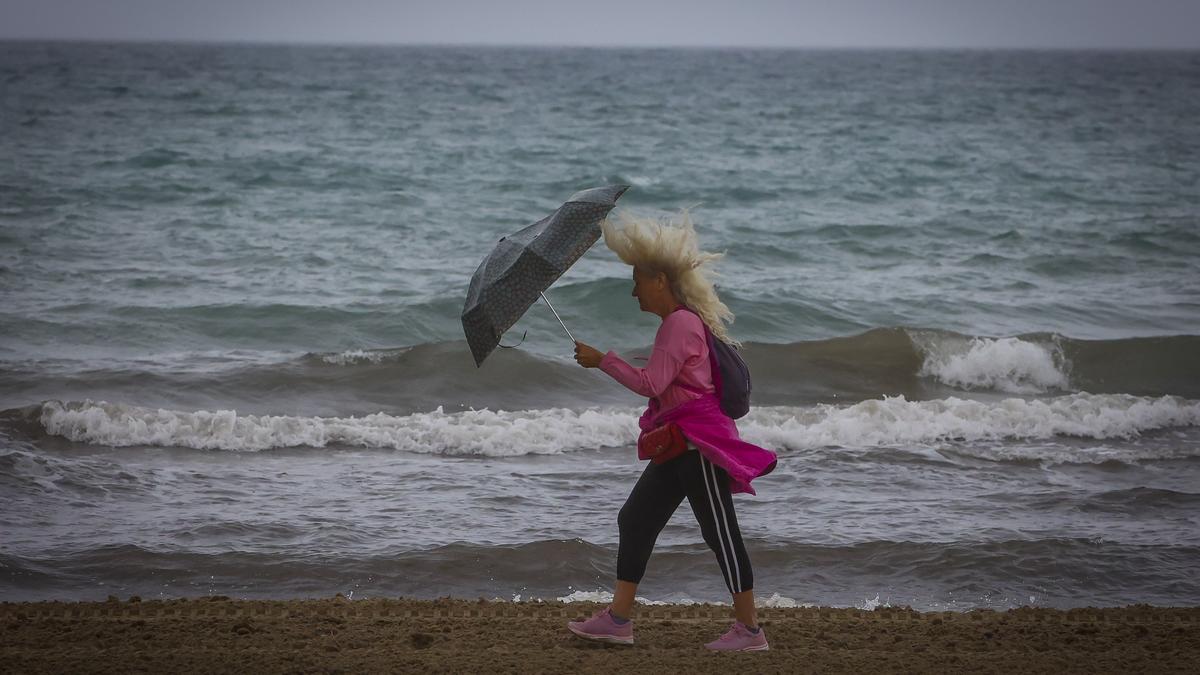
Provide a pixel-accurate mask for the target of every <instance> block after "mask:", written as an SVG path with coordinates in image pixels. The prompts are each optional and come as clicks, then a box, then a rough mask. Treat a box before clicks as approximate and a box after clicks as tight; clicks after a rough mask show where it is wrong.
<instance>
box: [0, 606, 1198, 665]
mask: <svg viewBox="0 0 1200 675" xmlns="http://www.w3.org/2000/svg"><path fill="white" fill-rule="evenodd" d="M598 607H599V606H598V605H595V604H592V603H571V604H562V603H557V602H549V603H505V602H485V601H482V600H481V601H475V602H473V601H467V600H450V599H443V600H433V601H426V600H375V599H372V600H355V601H350V600H346V599H344V598H340V597H339V598H334V599H326V600H287V601H263V600H229V599H226V598H203V599H189V600H168V601H151V602H141V601H137V600H136V599H132V600H124V601H118V600H117V599H116V598H111V599H110V601H109V602H91V603H89V602H72V603H64V602H44V603H3V604H0V672H21V673H62V672H73V673H109V672H111V673H117V672H121V673H125V672H171V673H189V672H254V673H276V672H313V673H334V672H344V673H361V672H456V673H457V672H512V673H516V672H564V671H569V672H595V673H620V672H630V671H635V670H636V671H640V672H653V671H659V672H689V673H705V672H712V673H715V672H724V673H728V672H759V673H771V672H777V673H785V672H786V673H794V672H820V673H843V672H845V673H851V672H854V673H861V672H868V671H870V672H884V673H927V672H996V673H1000V672H1003V673H1012V672H1043V673H1128V672H1141V673H1158V672H1167V673H1169V672H1178V673H1195V672H1198V671H1200V608H1190V607H1189V608H1161V607H1149V606H1144V605H1138V606H1131V607H1124V608H1105V609H1091V608H1088V609H1073V610H1053V609H1033V608H1021V609H1015V610H1009V611H1006V612H994V611H986V610H985V611H972V612H967V613H958V612H937V613H920V612H914V611H912V610H909V609H907V608H902V609H898V608H880V609H877V610H874V611H865V610H855V609H829V608H805V609H763V610H760V622H761V623H762V625H763V626H764V627H765V629H766V631H767V636H768V639H769V640H770V644H771V650H770V651H768V652H760V653H745V654H713V653H709V652H708V651H706V650H705V649H704V648H703V647H702V644H703V643H704V642H707V641H708V640H711V639H713V638H715V637H716V636H717V635H719V634H720V633H721V632H722V631H723V630H724V629H725V628H726V627H727V626H728V624H729V622H730V619H729V608H728V607H720V606H711V605H693V606H679V605H666V606H649V607H641V608H639V609H638V613H637V615H636V616H635V620H636V623H635V626H636V629H635V637H636V639H637V644H635V645H633V646H631V647H620V646H608V645H599V644H595V643H591V642H587V641H584V640H581V639H579V638H577V637H574V636H573V635H571V634H570V633H568V632H567V630H566V628H565V627H564V623H565V622H566V621H567V620H569V619H573V618H581V617H584V616H586V615H589V614H590V613H591V612H592V611H594V610H595V609H597V608H598Z"/></svg>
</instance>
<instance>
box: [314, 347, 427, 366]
mask: <svg viewBox="0 0 1200 675" xmlns="http://www.w3.org/2000/svg"><path fill="white" fill-rule="evenodd" d="M408 351H409V350H408V349H399V350H398V349H388V350H372V351H366V350H363V349H350V350H347V351H344V352H341V353H338V354H325V355H324V356H322V357H321V360H322V361H324V362H325V363H331V364H333V365H335V366H349V365H355V364H359V363H382V362H383V361H386V360H390V359H396V358H398V357H400V356H401V355H403V354H405V353H407V352H408Z"/></svg>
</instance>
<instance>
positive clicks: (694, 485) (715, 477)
mask: <svg viewBox="0 0 1200 675" xmlns="http://www.w3.org/2000/svg"><path fill="white" fill-rule="evenodd" d="M688 454H689V455H691V454H692V453H688ZM695 455H696V457H695V458H694V459H693V461H692V462H691V463H690V465H689V466H688V471H687V473H686V474H685V475H684V476H683V478H684V480H685V481H686V482H687V484H688V487H687V498H688V503H690V504H691V506H692V513H694V514H695V515H696V520H697V521H699V523H700V532H701V534H703V535H704V543H706V544H708V547H709V548H711V549H712V550H713V553H715V554H716V556H717V564H718V565H720V567H721V574H722V575H723V576H724V578H725V586H726V587H727V588H728V589H729V592H730V593H731V594H732V595H733V607H734V613H735V614H736V615H737V619H738V621H741V622H742V623H743V624H745V625H746V626H749V627H751V628H755V627H757V626H758V620H757V615H756V614H755V610H754V569H753V568H752V567H751V565H750V556H749V554H747V553H746V546H745V544H744V543H743V542H742V531H741V529H740V528H739V527H738V522H737V513H736V512H735V511H734V509H733V495H732V494H731V493H730V492H729V474H727V473H725V470H724V469H722V468H721V467H719V466H717V465H715V464H713V463H712V462H710V461H708V460H707V459H705V458H704V457H703V456H702V455H700V453H699V452H697V453H695Z"/></svg>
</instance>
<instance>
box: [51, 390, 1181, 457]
mask: <svg viewBox="0 0 1200 675" xmlns="http://www.w3.org/2000/svg"><path fill="white" fill-rule="evenodd" d="M639 412H640V411H639V410H637V409H634V408H624V409H606V410H584V411H574V410H568V409H563V408H553V409H547V410H525V411H514V412H506V411H491V410H470V411H465V412H456V413H446V412H443V411H442V409H441V408H438V409H437V410H435V411H433V412H429V413H416V414H412V415H404V416H393V415H386V414H383V413H377V414H374V415H367V416H365V417H289V416H271V415H242V414H239V413H237V412H236V411H233V410H219V411H215V412H209V411H203V410H202V411H197V412H181V411H173V410H163V409H155V408H142V407H137V406H129V405H123V404H119V403H106V402H103V401H98V402H93V401H82V402H71V403H61V402H58V401H49V402H46V403H45V404H43V407H42V414H41V421H42V424H43V426H44V427H45V428H46V431H47V432H48V433H51V434H55V435H59V436H64V437H66V438H68V439H70V440H72V441H77V442H86V443H97V444H102V445H110V446H130V445H155V446H174V447H188V448H196V449H204V450H234V451H258V450H266V449H269V448H286V447H298V446H309V447H325V446H328V445H340V446H350V447H364V448H387V449H394V450H401V451H407V452H420V453H431V454H449V455H488V456H512V455H526V454H555V453H561V452H568V451H572V450H580V449H587V448H598V447H621V446H632V445H633V444H634V443H635V442H636V440H637V417H638V414H639ZM1198 425H1200V401H1192V400H1186V399H1181V398H1178V397H1170V396H1164V397H1161V398H1150V397H1138V396H1128V395H1122V394H1100V395H1097V394H1085V393H1080V394H1070V395H1066V396H1059V397H1055V398H1051V399H1046V400H1024V399H1019V398H1012V399H1006V400H1003V401H999V402H983V401H972V400H964V399H958V398H947V399H939V400H933V401H908V400H905V399H904V397H894V398H891V397H885V398H883V399H872V400H868V401H862V402H860V403H856V404H854V405H850V406H833V405H817V406H810V407H763V408H755V409H754V410H753V411H752V412H751V413H750V415H748V416H747V417H745V418H743V419H742V420H739V421H738V426H739V428H740V429H741V432H742V434H743V437H744V438H745V439H746V440H748V441H750V442H753V443H757V444H759V445H763V446H766V447H770V448H774V449H779V450H805V449H811V448H820V447H828V446H834V447H849V448H862V447H878V446H898V445H910V446H911V445H921V444H929V443H937V442H943V441H1003V440H1011V439H1025V440H1029V439H1043V440H1051V439H1054V438H1055V437H1059V436H1070V437H1077V438H1090V439H1107V438H1120V439H1132V438H1135V437H1137V436H1138V435H1139V434H1141V433H1143V432H1145V431H1149V430H1154V429H1163V428H1168V427H1188V426H1198ZM1052 445H1053V444H1052V443H1046V444H1041V446H1046V447H1048V448H1049V449H1045V448H1043V447H1041V446H1038V445H1033V446H1030V445H1025V446H1021V447H1018V448H1012V447H1002V448H999V449H994V448H993V449H991V450H989V451H988V452H991V453H992V454H994V455H996V456H995V457H993V456H991V455H988V456H986V457H985V458H990V459H1004V458H1007V457H1005V456H1001V455H1003V454H1004V453H1018V454H1019V453H1026V454H1025V455H1020V456H1022V457H1025V456H1028V457H1030V458H1034V459H1038V458H1045V459H1050V460H1052V461H1074V460H1073V459H1071V458H1067V459H1066V460H1063V459H1062V457H1061V456H1060V455H1061V449H1056V448H1052V447H1049V446H1052ZM1184 446H1186V444H1181V447H1184ZM1187 447H1190V446H1187ZM1194 450H1195V449H1194V448H1193V449H1192V450H1189V452H1190V451H1194ZM1073 452H1076V453H1078V452H1081V451H1080V450H1079V449H1078V448H1075V449H1074V450H1073ZM1121 452H1122V453H1124V454H1123V455H1121V456H1120V457H1105V456H1103V453H1097V454H1094V457H1095V458H1098V459H1097V460H1096V461H1103V460H1104V459H1113V458H1115V459H1120V460H1122V461H1126V460H1137V459H1139V458H1142V457H1141V456H1140V455H1138V454H1137V453H1139V452H1143V449H1142V448H1139V447H1130V446H1128V445H1126V447H1123V449H1122V450H1121ZM1145 452H1147V453H1150V452H1151V451H1150V450H1145ZM1039 453H1043V454H1044V455H1045V456H1044V457H1042V455H1039ZM1085 454H1086V453H1085ZM1158 456H1159V455H1155V454H1146V456H1145V457H1144V458H1147V459H1149V458H1155V457H1158ZM1083 461H1093V460H1088V459H1083Z"/></svg>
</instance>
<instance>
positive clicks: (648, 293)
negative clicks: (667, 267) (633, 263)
mask: <svg viewBox="0 0 1200 675" xmlns="http://www.w3.org/2000/svg"><path fill="white" fill-rule="evenodd" d="M663 276H664V275H662V273H661V272H659V273H657V274H656V273H654V272H649V271H646V270H643V269H641V268H640V267H635V268H633V297H635V298H637V299H638V308H639V309H641V310H642V311H643V312H654V310H653V309H652V308H653V307H655V306H656V305H658V304H659V303H658V300H659V297H660V296H661V295H662V289H663V283H662V281H663Z"/></svg>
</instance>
